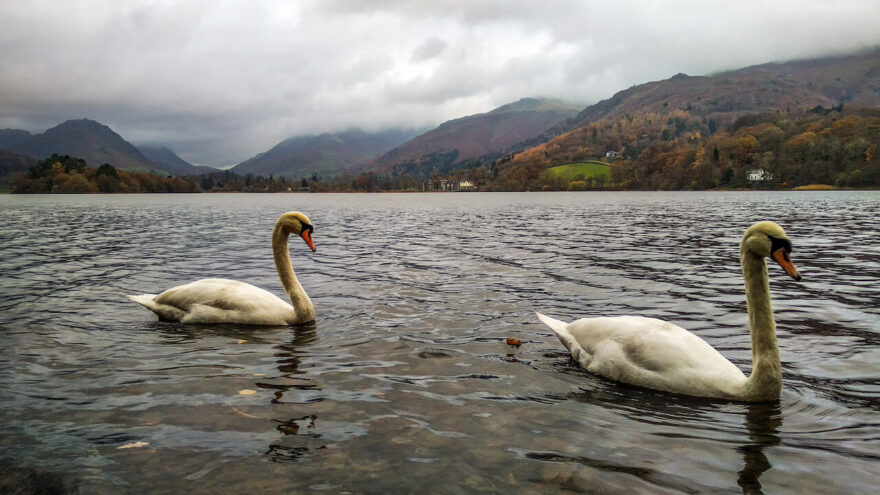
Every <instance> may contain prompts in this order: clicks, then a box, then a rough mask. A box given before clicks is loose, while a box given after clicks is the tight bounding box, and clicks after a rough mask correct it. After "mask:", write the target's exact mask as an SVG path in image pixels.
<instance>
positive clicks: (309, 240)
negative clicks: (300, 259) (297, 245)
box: [300, 230, 315, 253]
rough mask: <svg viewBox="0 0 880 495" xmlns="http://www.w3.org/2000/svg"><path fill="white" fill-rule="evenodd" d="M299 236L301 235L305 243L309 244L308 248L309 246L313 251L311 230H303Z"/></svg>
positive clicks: (313, 244)
mask: <svg viewBox="0 0 880 495" xmlns="http://www.w3.org/2000/svg"><path fill="white" fill-rule="evenodd" d="M300 237H302V238H303V240H304V241H306V244H308V245H309V248H311V250H312V252H313V253H314V252H315V243H314V242H312V231H311V230H304V231H303V233H302V234H300Z"/></svg>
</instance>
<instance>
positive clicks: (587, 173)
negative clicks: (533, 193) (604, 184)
mask: <svg viewBox="0 0 880 495" xmlns="http://www.w3.org/2000/svg"><path fill="white" fill-rule="evenodd" d="M610 175H611V173H610V172H609V171H608V164H607V163H605V162H600V161H596V160H592V161H586V162H578V163H569V164H567V165H559V166H558V167H551V168H548V169H547V170H545V171H544V173H543V176H542V178H544V179H545V180H554V181H559V180H565V181H568V182H571V181H574V180H584V179H589V178H593V177H606V178H607V177H609V176H610Z"/></svg>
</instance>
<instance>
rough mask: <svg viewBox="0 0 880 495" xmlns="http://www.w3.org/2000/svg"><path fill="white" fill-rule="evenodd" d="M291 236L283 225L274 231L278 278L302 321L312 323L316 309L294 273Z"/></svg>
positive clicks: (279, 224)
mask: <svg viewBox="0 0 880 495" xmlns="http://www.w3.org/2000/svg"><path fill="white" fill-rule="evenodd" d="M289 236H290V232H288V231H287V230H286V229H285V228H284V227H283V225H281V223H280V222H279V223H278V224H276V225H275V230H273V231H272V255H273V257H274V258H275V269H277V270H278V278H280V279H281V285H283V286H284V292H287V296H288V297H290V304H292V305H293V307H294V309H295V310H296V312H297V315H299V316H300V317H301V319H302V321H310V320H312V319H314V317H315V315H314V313H315V308H314V306H312V301H311V299H309V296H308V294H306V291H305V289H303V286H302V284H300V283H299V280H297V278H296V274H295V273H293V265H292V264H291V263H290V251H289V248H288V245H287V238H288V237H289Z"/></svg>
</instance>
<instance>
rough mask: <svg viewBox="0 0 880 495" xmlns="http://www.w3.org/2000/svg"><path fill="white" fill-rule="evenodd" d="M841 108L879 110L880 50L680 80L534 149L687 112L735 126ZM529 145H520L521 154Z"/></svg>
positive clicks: (619, 96) (618, 103) (574, 124)
mask: <svg viewBox="0 0 880 495" xmlns="http://www.w3.org/2000/svg"><path fill="white" fill-rule="evenodd" d="M840 104H846V105H852V106H856V107H876V106H880V50H871V51H866V52H862V53H859V54H855V55H847V56H840V57H825V58H818V59H809V60H794V61H789V62H778V63H768V64H762V65H755V66H751V67H746V68H743V69H738V70H733V71H729V72H723V73H720V74H715V75H711V76H688V75H686V74H677V75H675V76H673V77H671V78H669V79H666V80H663V81H655V82H649V83H645V84H640V85H637V86H633V87H631V88H629V89H626V90H623V91H620V92H618V93H616V94H615V95H614V96H612V97H611V98H609V99H607V100H603V101H600V102H599V103H596V104H595V105H591V106H589V107H587V108H585V109H584V110H583V111H581V112H580V113H579V114H578V115H577V116H576V117H574V118H572V119H570V120H568V121H566V122H561V123H559V124H558V125H555V126H553V127H552V128H551V129H549V130H548V131H547V132H546V133H544V134H543V135H542V136H540V138H539V139H537V140H535V141H533V142H531V143H527V144H536V143H538V142H544V141H547V140H549V139H551V138H552V137H555V136H558V135H560V134H563V133H565V132H569V131H572V130H574V129H577V128H581V127H586V126H587V125H589V124H590V123H591V122H594V121H597V120H600V119H614V118H621V117H625V116H627V115H633V114H635V113H658V114H660V113H667V112H669V111H670V110H673V109H681V110H685V111H687V112H688V113H690V114H691V115H695V116H701V117H713V118H715V119H716V121H717V122H719V123H721V122H726V123H731V122H733V120H734V119H735V117H736V115H739V114H742V113H746V112H748V113H756V112H775V111H777V110H780V111H792V110H798V109H806V108H813V107H816V106H822V107H825V108H831V107H834V106H838V105H840ZM525 147H526V145H520V149H523V148H525Z"/></svg>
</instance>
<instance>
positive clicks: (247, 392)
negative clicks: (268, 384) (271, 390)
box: [238, 388, 257, 395]
mask: <svg viewBox="0 0 880 495" xmlns="http://www.w3.org/2000/svg"><path fill="white" fill-rule="evenodd" d="M238 393H239V394H241V395H254V394H255V393H257V391H256V390H251V389H249V388H243V389H241V390H239V391H238Z"/></svg>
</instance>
